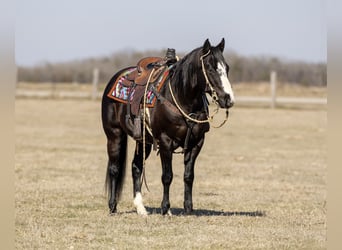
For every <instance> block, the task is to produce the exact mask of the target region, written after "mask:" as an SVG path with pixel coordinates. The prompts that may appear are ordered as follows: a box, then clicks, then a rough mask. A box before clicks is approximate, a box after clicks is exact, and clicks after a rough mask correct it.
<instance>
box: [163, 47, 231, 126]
mask: <svg viewBox="0 0 342 250" xmlns="http://www.w3.org/2000/svg"><path fill="white" fill-rule="evenodd" d="M209 53H210V50H209V51H208V52H207V53H206V54H204V55H202V56H201V57H200V61H201V65H202V72H203V75H204V78H205V81H206V84H207V85H208V86H209V88H210V91H211V96H212V102H213V103H214V104H216V108H215V109H214V113H213V114H212V115H211V116H210V115H209V110H208V114H207V119H205V120H198V119H195V118H192V117H191V116H190V115H191V114H187V113H185V111H184V110H183V109H182V108H181V106H180V105H179V104H178V102H177V100H176V97H175V95H174V94H173V91H172V87H171V83H170V82H171V81H169V89H170V93H171V96H172V100H173V102H174V103H175V105H176V107H177V108H178V110H179V111H180V113H181V114H182V115H183V116H184V117H185V118H187V119H188V120H189V121H192V122H195V123H199V124H200V123H212V122H213V120H214V116H215V115H216V114H217V113H218V111H219V108H220V106H219V103H218V96H217V93H216V91H215V89H214V88H213V85H212V84H211V82H210V81H209V78H208V76H207V72H206V69H205V67H204V62H203V58H204V57H206V56H207V55H209ZM204 105H207V104H206V103H205V104H204ZM228 116H229V111H228V109H226V117H225V119H224V120H223V121H222V122H221V124H220V125H218V126H215V125H212V126H213V127H214V128H220V127H222V126H223V125H224V124H225V123H226V121H227V120H228Z"/></svg>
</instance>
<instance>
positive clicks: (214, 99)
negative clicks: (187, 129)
mask: <svg viewBox="0 0 342 250" xmlns="http://www.w3.org/2000/svg"><path fill="white" fill-rule="evenodd" d="M209 53H210V50H209V51H208V52H207V53H206V54H204V55H202V56H201V57H200V61H201V65H202V72H203V75H204V78H205V82H206V84H208V86H209V88H210V91H211V96H212V99H213V103H215V104H216V109H215V110H214V113H213V114H212V115H211V116H209V114H208V115H207V119H205V120H197V119H194V118H192V117H190V115H188V114H186V113H185V112H184V110H183V109H182V108H181V107H180V105H179V104H178V102H177V100H176V97H175V96H174V94H173V91H172V87H171V81H170V80H169V89H170V93H171V96H172V100H173V102H174V103H175V105H176V107H177V108H178V110H179V111H180V112H181V114H182V115H183V116H184V117H185V118H187V119H188V120H190V121H192V122H195V123H200V124H202V123H210V122H212V121H213V119H214V115H216V114H217V113H218V111H219V108H220V107H219V104H218V96H217V93H216V91H215V90H214V88H213V86H212V84H211V83H210V81H209V78H208V76H207V72H206V70H205V67H204V61H203V58H204V57H206V56H207V55H209ZM153 73H154V68H153V69H152V71H151V73H150V75H149V77H148V80H147V83H146V86H145V92H144V103H143V110H144V111H143V167H142V175H141V179H140V185H141V186H142V184H143V182H144V183H145V187H146V189H147V191H148V192H149V191H150V190H149V188H148V185H147V182H146V175H145V162H146V149H145V146H146V138H145V137H146V97H147V89H148V85H149V83H150V80H151V77H152V75H153ZM228 116H229V112H228V109H226V117H225V119H224V120H223V122H222V123H221V124H220V125H218V126H214V125H212V127H214V128H220V127H222V126H223V125H224V124H225V123H226V121H227V120H228Z"/></svg>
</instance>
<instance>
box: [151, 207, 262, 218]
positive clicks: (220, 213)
mask: <svg viewBox="0 0 342 250" xmlns="http://www.w3.org/2000/svg"><path fill="white" fill-rule="evenodd" d="M146 210H147V212H148V213H149V214H161V208H154V207H146ZM171 212H172V215H174V216H183V215H185V214H184V209H182V208H171ZM190 215H193V216H247V217H264V216H266V212H264V211H229V212H224V211H216V210H208V209H195V210H194V211H193V212H192V213H191V214H190Z"/></svg>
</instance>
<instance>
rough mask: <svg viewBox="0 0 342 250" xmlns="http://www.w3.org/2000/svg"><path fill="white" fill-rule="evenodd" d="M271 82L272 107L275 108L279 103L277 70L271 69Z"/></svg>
mask: <svg viewBox="0 0 342 250" xmlns="http://www.w3.org/2000/svg"><path fill="white" fill-rule="evenodd" d="M270 84H271V108H272V109H274V108H275V107H276V104H277V72H275V71H274V70H272V71H271V75H270Z"/></svg>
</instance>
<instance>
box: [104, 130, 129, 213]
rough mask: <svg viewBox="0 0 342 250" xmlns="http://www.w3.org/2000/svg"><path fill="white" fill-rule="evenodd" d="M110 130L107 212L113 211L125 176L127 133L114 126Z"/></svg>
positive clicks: (108, 142)
mask: <svg viewBox="0 0 342 250" xmlns="http://www.w3.org/2000/svg"><path fill="white" fill-rule="evenodd" d="M112 132H113V133H112V136H111V137H110V138H108V141H107V153H108V167H107V174H106V184H107V192H108V198H109V200H108V206H109V212H110V213H115V212H116V206H117V202H118V200H119V198H120V194H121V190H122V186H123V182H124V177H125V167H126V152H127V135H126V133H125V132H124V131H123V130H122V129H121V128H115V129H113V130H112Z"/></svg>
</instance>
